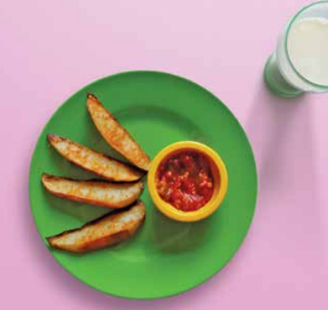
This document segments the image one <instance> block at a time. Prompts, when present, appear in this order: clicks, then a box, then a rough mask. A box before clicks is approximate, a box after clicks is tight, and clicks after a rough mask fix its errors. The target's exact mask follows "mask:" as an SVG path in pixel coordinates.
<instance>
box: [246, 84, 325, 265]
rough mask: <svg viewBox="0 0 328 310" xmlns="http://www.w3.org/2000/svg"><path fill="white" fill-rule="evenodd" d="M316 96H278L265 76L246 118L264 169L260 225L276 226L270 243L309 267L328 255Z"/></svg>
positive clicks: (260, 178)
mask: <svg viewBox="0 0 328 310" xmlns="http://www.w3.org/2000/svg"><path fill="white" fill-rule="evenodd" d="M310 96H312V95H303V96H300V97H297V98H293V99H284V98H278V97H275V96H273V95H272V94H271V93H269V92H268V91H267V89H266V87H265V85H263V82H261V85H260V86H259V87H258V93H257V94H255V96H254V100H253V102H252V107H251V109H250V113H249V116H248V121H247V122H246V131H247V134H248V136H249V138H250V141H251V143H252V146H253V150H254V152H255V158H256V162H257V168H258V174H259V197H258V204H257V205H258V206H260V207H261V210H257V212H259V213H260V214H261V219H262V221H261V223H259V225H264V226H265V225H267V226H268V227H267V230H266V231H269V229H270V230H271V235H270V237H271V238H272V240H268V247H272V246H273V247H274V246H276V248H273V250H271V251H277V252H279V251H285V254H284V255H286V257H290V258H294V259H298V262H297V264H296V265H298V266H299V267H306V268H311V265H312V264H313V262H314V261H317V262H318V263H320V262H322V260H323V259H324V242H323V240H322V234H321V232H322V227H320V224H321V221H320V210H319V202H318V197H319V196H318V186H317V184H318V175H317V171H316V154H315V150H316V146H315V139H314V131H313V129H314V127H313V125H314V124H313V117H314V108H315V106H314V104H311V103H310ZM263 208H267V210H263ZM272 208H273V209H272ZM263 219H266V221H263Z"/></svg>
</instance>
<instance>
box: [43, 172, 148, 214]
mask: <svg viewBox="0 0 328 310" xmlns="http://www.w3.org/2000/svg"><path fill="white" fill-rule="evenodd" d="M41 180H42V183H43V185H44V187H45V188H46V189H47V190H48V191H49V192H50V193H52V194H54V195H56V196H58V197H61V198H66V199H70V200H75V201H80V202H86V203H90V204H94V205H98V206H103V207H110V208H123V207H126V206H128V205H130V204H131V203H133V202H134V201H136V200H137V199H138V198H139V196H140V194H141V192H142V190H143V184H142V182H133V183H109V182H101V181H78V180H72V179H68V178H63V177H57V176H53V175H49V174H43V175H42V177H41Z"/></svg>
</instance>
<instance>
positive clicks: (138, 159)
mask: <svg viewBox="0 0 328 310" xmlns="http://www.w3.org/2000/svg"><path fill="white" fill-rule="evenodd" d="M87 108H88V111H89V113H90V115H91V118H92V120H93V122H94V124H95V126H96V127H97V129H98V131H99V132H100V134H101V135H102V136H103V138H104V139H105V140H106V141H107V142H108V143H109V144H110V145H111V146H112V147H113V148H114V149H115V150H116V151H117V152H119V153H120V154H122V155H123V156H124V157H125V158H126V159H128V160H129V161H130V162H131V163H133V164H134V165H135V166H137V167H138V168H140V169H143V170H146V171H148V170H149V167H150V163H151V161H150V159H149V157H148V156H147V155H146V154H145V153H144V151H143V150H142V149H141V148H140V146H139V145H138V144H137V142H136V141H135V140H134V139H133V138H132V137H131V135H130V134H129V133H128V132H127V131H126V129H125V128H124V127H123V126H122V125H120V124H119V122H118V121H117V120H116V119H115V117H114V116H113V115H112V114H111V113H110V112H109V111H108V110H106V109H105V108H104V106H103V105H102V104H101V102H100V101H99V100H98V99H97V97H96V96H94V95H92V94H88V97H87Z"/></svg>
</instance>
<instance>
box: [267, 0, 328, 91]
mask: <svg viewBox="0 0 328 310" xmlns="http://www.w3.org/2000/svg"><path fill="white" fill-rule="evenodd" d="M305 18H320V19H322V18H323V19H325V20H327V22H328V1H320V2H315V3H312V4H310V5H308V6H306V7H304V8H303V9H301V10H300V11H299V12H298V13H296V14H295V15H294V16H293V17H292V18H291V19H290V20H289V21H288V23H287V25H286V26H285V28H284V29H283V31H282V33H281V34H280V36H279V39H278V44H277V47H276V50H275V52H274V53H273V54H272V55H271V56H270V57H269V58H268V60H267V62H266V65H265V69H264V79H265V82H266V84H267V86H268V88H269V89H270V90H271V91H272V92H273V93H274V94H276V95H278V96H282V97H296V96H298V95H301V94H302V93H304V92H316V93H320V92H327V91H328V84H327V85H322V84H318V83H315V82H313V81H311V80H310V79H309V78H306V77H305V76H304V75H302V74H301V73H300V72H299V70H297V68H296V67H295V65H294V64H293V61H292V59H291V57H290V51H289V48H288V39H289V34H290V30H291V29H292V27H293V26H294V25H295V24H296V23H298V22H300V21H302V20H303V19H305ZM327 41H328V37H327ZM327 61H328V55H327Z"/></svg>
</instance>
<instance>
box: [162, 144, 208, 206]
mask: <svg viewBox="0 0 328 310" xmlns="http://www.w3.org/2000/svg"><path fill="white" fill-rule="evenodd" d="M156 188H157V191H158V193H159V195H160V197H161V198H162V199H163V200H164V201H166V202H168V203H169V204H171V205H172V206H174V207H175V208H177V209H178V210H182V211H186V212H188V211H195V210H198V209H200V208H201V207H203V206H204V205H205V204H206V203H207V202H208V201H209V200H210V199H211V197H212V195H213V176H212V171H211V166H210V159H209V158H208V157H207V156H206V155H204V154H202V153H200V152H198V151H194V150H182V151H180V152H179V153H175V154H172V155H169V156H168V157H166V158H165V159H164V160H163V161H162V162H161V163H160V165H159V167H158V170H157V173H156Z"/></svg>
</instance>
